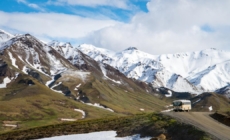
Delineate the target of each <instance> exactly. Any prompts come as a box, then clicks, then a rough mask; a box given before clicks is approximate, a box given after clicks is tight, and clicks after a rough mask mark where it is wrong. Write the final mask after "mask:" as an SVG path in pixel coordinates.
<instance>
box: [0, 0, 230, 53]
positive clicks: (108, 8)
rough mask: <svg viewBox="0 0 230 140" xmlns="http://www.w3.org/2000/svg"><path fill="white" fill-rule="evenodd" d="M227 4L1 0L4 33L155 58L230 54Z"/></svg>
mask: <svg viewBox="0 0 230 140" xmlns="http://www.w3.org/2000/svg"><path fill="white" fill-rule="evenodd" d="M229 5H230V1H229V0H218V1H217V0H1V1H0V29H3V30H5V31H8V32H10V33H12V34H18V33H19V34H24V33H30V34H32V35H34V36H36V37H37V38H39V39H41V40H42V41H44V42H50V41H52V40H59V41H61V42H71V43H72V45H73V46H78V45H80V44H82V43H88V44H92V45H95V46H97V47H102V48H107V49H110V50H114V51H121V50H123V49H126V48H127V47H130V46H134V47H137V48H138V49H140V50H142V51H145V52H149V53H152V54H162V53H177V52H187V51H197V50H202V49H208V48H218V49H224V50H230V47H229V46H230V40H229V38H230V32H229V30H230V20H229V17H230V9H229Z"/></svg>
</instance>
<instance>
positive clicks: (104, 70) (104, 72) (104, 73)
mask: <svg viewBox="0 0 230 140" xmlns="http://www.w3.org/2000/svg"><path fill="white" fill-rule="evenodd" d="M100 68H101V71H102V73H103V75H104V77H105V78H106V79H109V80H110V81H113V82H114V83H117V84H121V82H120V81H116V80H114V79H111V78H109V77H108V76H107V75H106V69H105V68H104V65H103V64H102V63H100Z"/></svg>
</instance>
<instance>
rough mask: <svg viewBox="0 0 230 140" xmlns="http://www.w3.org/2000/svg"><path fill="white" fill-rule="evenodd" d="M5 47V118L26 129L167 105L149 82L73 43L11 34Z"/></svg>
mask: <svg viewBox="0 0 230 140" xmlns="http://www.w3.org/2000/svg"><path fill="white" fill-rule="evenodd" d="M8 34H9V33H5V32H2V34H1V35H2V36H6V35H8ZM0 52H1V53H0V108H1V111H0V121H6V122H8V121H9V120H8V118H9V119H10V120H12V121H18V122H20V123H21V128H22V129H23V128H28V127H35V126H37V125H35V124H37V123H36V122H39V123H38V125H45V124H46V123H47V121H48V122H50V123H49V124H52V123H58V122H60V120H65V121H66V120H76V119H82V118H100V117H106V116H123V115H127V114H135V113H140V112H143V111H144V112H152V111H160V110H162V109H163V106H164V105H166V102H164V101H163V100H161V99H160V97H158V96H155V94H154V93H153V92H152V88H151V87H150V86H148V84H146V83H144V82H140V81H136V80H134V79H129V78H127V77H126V76H125V75H124V74H123V73H121V72H120V71H118V70H117V69H115V68H113V67H111V66H110V65H108V64H104V63H98V62H96V61H95V60H94V59H92V58H91V57H89V56H87V55H85V54H84V53H82V52H81V51H80V50H78V49H76V48H74V47H72V46H71V44H70V43H66V44H58V43H55V42H53V43H50V44H45V43H43V42H41V41H40V40H39V39H37V38H35V37H34V36H32V35H30V34H25V35H16V36H13V35H10V37H9V38H7V39H5V40H4V41H3V42H2V44H1V46H0ZM65 108H66V109H65ZM27 123H29V124H27ZM0 129H1V130H2V128H1V126H0ZM1 130H0V131H1ZM3 131H7V129H5V128H3Z"/></svg>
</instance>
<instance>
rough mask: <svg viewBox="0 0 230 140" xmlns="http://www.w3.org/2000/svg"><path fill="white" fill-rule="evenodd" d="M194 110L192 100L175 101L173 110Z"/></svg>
mask: <svg viewBox="0 0 230 140" xmlns="http://www.w3.org/2000/svg"><path fill="white" fill-rule="evenodd" d="M191 109H192V106H191V101H190V100H175V101H173V110H174V111H175V112H177V111H187V112H188V111H189V110H191Z"/></svg>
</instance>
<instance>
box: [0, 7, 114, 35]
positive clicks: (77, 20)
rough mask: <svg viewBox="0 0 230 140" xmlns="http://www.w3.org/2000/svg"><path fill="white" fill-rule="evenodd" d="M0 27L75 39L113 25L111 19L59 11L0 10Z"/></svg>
mask: <svg viewBox="0 0 230 140" xmlns="http://www.w3.org/2000/svg"><path fill="white" fill-rule="evenodd" d="M0 19H1V22H0V28H1V27H7V28H10V29H15V30H18V31H21V32H26V33H31V34H33V35H35V36H39V37H42V38H43V39H44V38H47V37H48V38H71V39H77V38H81V37H84V36H86V35H87V34H89V33H90V32H93V31H96V30H99V29H102V28H105V27H107V26H113V25H115V24H117V23H118V22H116V21H113V20H97V19H90V18H83V17H79V16H74V15H67V14H59V13H28V14H25V13H5V12H1V11H0Z"/></svg>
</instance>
